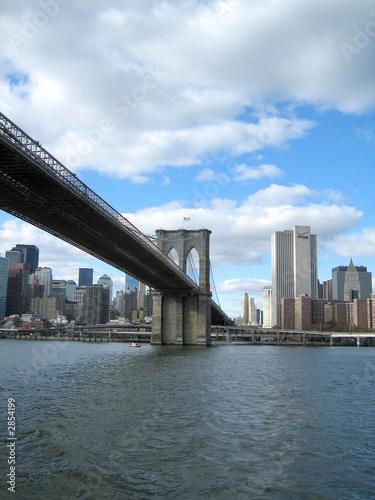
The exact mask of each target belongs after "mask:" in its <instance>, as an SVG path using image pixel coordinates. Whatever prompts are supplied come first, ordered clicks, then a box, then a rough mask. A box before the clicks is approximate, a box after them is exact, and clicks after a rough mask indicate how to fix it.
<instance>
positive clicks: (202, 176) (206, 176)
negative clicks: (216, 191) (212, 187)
mask: <svg viewBox="0 0 375 500" xmlns="http://www.w3.org/2000/svg"><path fill="white" fill-rule="evenodd" d="M195 180H196V181H201V182H210V181H213V180H215V171H214V170H212V169H211V168H205V169H204V170H202V172H200V173H199V174H198V175H197V176H196V178H195Z"/></svg>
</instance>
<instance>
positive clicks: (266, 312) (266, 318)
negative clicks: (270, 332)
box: [263, 285, 273, 328]
mask: <svg viewBox="0 0 375 500" xmlns="http://www.w3.org/2000/svg"><path fill="white" fill-rule="evenodd" d="M272 326H273V325H272V286H270V285H267V286H265V287H264V288H263V328H272Z"/></svg>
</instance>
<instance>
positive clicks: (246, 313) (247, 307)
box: [242, 293, 250, 325]
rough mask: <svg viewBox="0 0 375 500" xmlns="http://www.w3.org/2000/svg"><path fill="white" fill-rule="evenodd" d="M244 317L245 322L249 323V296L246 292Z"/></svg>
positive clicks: (243, 306)
mask: <svg viewBox="0 0 375 500" xmlns="http://www.w3.org/2000/svg"><path fill="white" fill-rule="evenodd" d="M242 317H243V321H244V324H245V325H247V324H248V322H249V317H250V316H249V296H248V294H247V293H245V296H244V298H243V300H242Z"/></svg>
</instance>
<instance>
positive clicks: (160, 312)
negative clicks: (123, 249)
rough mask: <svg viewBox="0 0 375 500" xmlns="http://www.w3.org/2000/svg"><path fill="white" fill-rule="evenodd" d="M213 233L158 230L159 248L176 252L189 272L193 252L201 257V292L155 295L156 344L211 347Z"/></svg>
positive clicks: (204, 230) (153, 325) (200, 230)
mask: <svg viewBox="0 0 375 500" xmlns="http://www.w3.org/2000/svg"><path fill="white" fill-rule="evenodd" d="M210 234H211V231H209V230H208V229H199V230H195V231H188V230H185V229H178V230H175V231H166V230H164V229H158V230H157V231H156V235H157V246H158V247H159V248H160V249H161V250H162V251H163V252H164V253H165V254H167V255H170V256H171V255H172V254H171V252H173V249H174V251H175V255H176V253H177V256H178V265H179V267H180V268H181V269H182V270H183V271H184V272H185V273H186V270H187V260H188V256H189V253H190V252H191V251H192V250H193V249H195V250H196V251H197V253H198V256H199V292H198V293H192V294H190V295H188V294H186V293H182V294H180V295H176V294H172V293H171V294H167V293H163V294H162V293H160V292H154V293H153V315H152V336H151V343H152V344H164V345H167V344H169V345H209V344H210V343H211V296H212V294H211V291H210Z"/></svg>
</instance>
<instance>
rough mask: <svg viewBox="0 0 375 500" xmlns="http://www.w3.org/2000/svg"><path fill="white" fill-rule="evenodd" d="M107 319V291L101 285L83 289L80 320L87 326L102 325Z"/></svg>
mask: <svg viewBox="0 0 375 500" xmlns="http://www.w3.org/2000/svg"><path fill="white" fill-rule="evenodd" d="M108 317H109V289H108V288H104V287H103V286H101V285H92V286H87V287H86V288H85V293H84V294H83V301H82V319H83V322H84V323H86V324H87V325H97V324H104V323H106V322H107V321H108Z"/></svg>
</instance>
